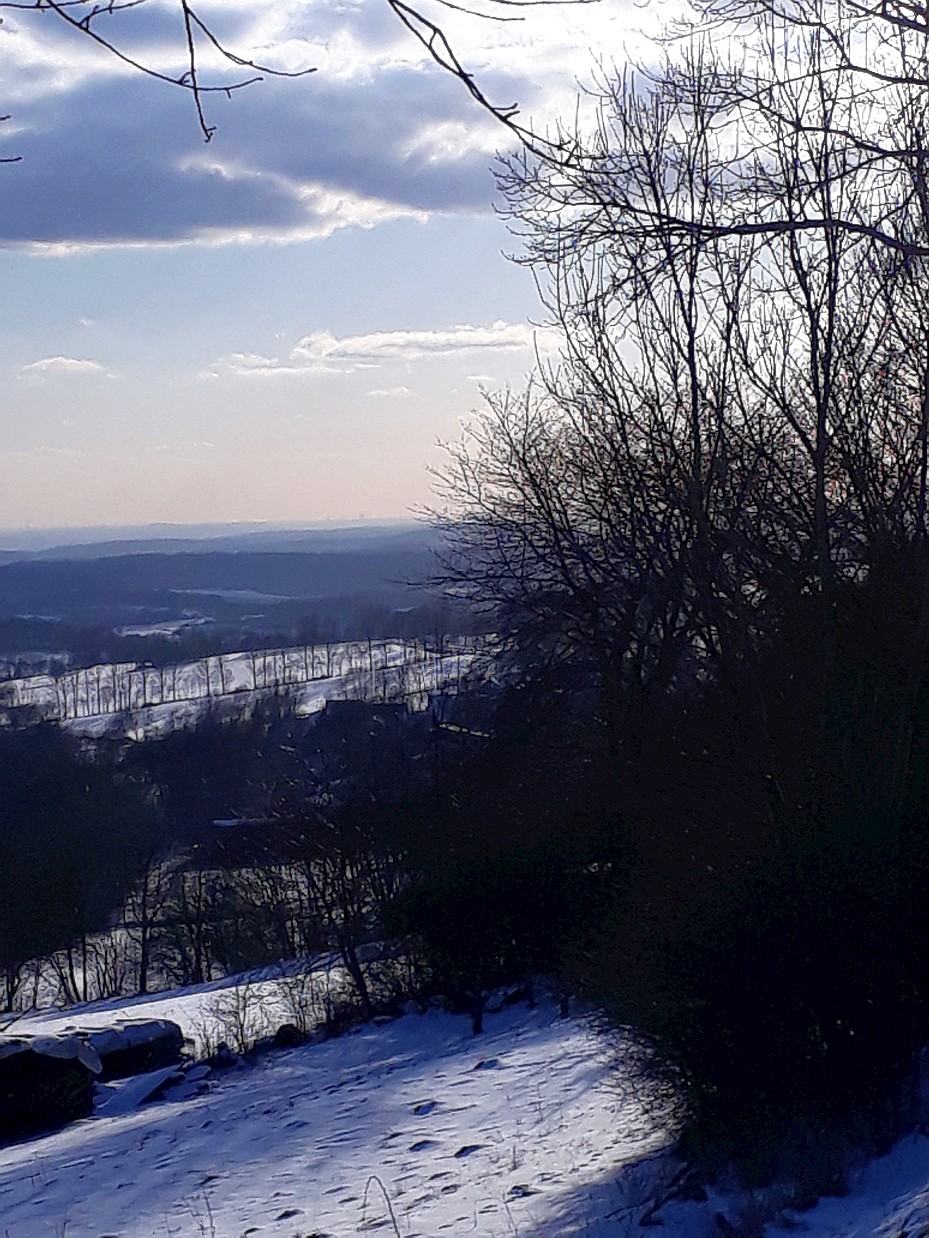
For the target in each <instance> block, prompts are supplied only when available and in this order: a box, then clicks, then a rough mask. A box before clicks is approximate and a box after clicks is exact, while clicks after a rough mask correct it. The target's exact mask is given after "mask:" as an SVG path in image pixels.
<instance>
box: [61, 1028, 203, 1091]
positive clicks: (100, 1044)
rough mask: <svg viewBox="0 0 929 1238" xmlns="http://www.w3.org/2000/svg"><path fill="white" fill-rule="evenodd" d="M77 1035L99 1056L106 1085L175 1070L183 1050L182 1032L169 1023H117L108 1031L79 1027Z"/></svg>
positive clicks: (105, 1029)
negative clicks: (154, 1071)
mask: <svg viewBox="0 0 929 1238" xmlns="http://www.w3.org/2000/svg"><path fill="white" fill-rule="evenodd" d="M74 1034H75V1035H77V1036H79V1037H81V1038H82V1039H83V1040H84V1041H85V1042H86V1043H87V1044H88V1045H89V1046H90V1047H91V1048H92V1049H93V1050H94V1051H95V1052H96V1053H97V1054H98V1055H99V1058H100V1061H101V1063H102V1071H101V1074H100V1078H101V1079H102V1080H103V1081H104V1082H106V1081H108V1080H110V1079H125V1078H127V1077H128V1076H130V1075H141V1074H147V1073H148V1072H150V1071H153V1070H161V1069H162V1068H164V1067H166V1066H176V1065H177V1064H178V1063H179V1062H180V1060H181V1054H182V1052H183V1048H184V1036H183V1033H182V1032H181V1029H180V1028H179V1027H178V1025H177V1024H176V1023H171V1022H170V1021H169V1020H168V1019H117V1020H116V1021H115V1022H114V1024H113V1026H112V1027H107V1028H81V1027H80V1026H77V1027H75V1028H74Z"/></svg>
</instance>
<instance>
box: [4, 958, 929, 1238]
mask: <svg viewBox="0 0 929 1238" xmlns="http://www.w3.org/2000/svg"><path fill="white" fill-rule="evenodd" d="M222 990H223V984H222V982H220V983H218V984H215V985H210V986H199V987H197V988H191V989H188V990H186V991H179V992H176V993H168V994H163V995H157V996H154V997H150V998H143V999H137V1000H136V1001H135V1002H131V1003H125V1002H124V1003H121V1004H120V1008H117V1003H116V1002H110V1003H99V1004H98V1005H97V1006H96V1007H92V1008H82V1009H79V1010H72V1011H68V1012H63V1013H62V1012H59V1013H57V1014H48V1015H45V1016H39V1017H32V1018H30V1019H27V1020H25V1021H24V1022H23V1027H24V1028H25V1029H28V1030H31V1031H33V1032H52V1031H59V1030H61V1029H62V1028H64V1027H65V1026H67V1025H68V1024H69V1023H79V1024H80V1025H81V1026H83V1027H86V1026H94V1025H96V1026H100V1025H106V1024H107V1023H112V1021H113V1020H114V1019H115V1018H117V1017H120V1016H125V1017H132V1018H138V1017H161V1018H164V1017H171V1018H174V1019H175V1020H176V1021H177V1022H179V1023H180V1024H181V1026H182V1027H183V1028H184V1030H185V1031H186V1032H188V1034H190V1033H196V1032H197V1030H198V1028H200V1027H202V1026H203V1024H204V1023H205V1022H207V1021H208V1012H209V1007H210V1003H211V1002H212V1001H213V1000H214V999H215V997H216V996H217V994H221V992H222ZM257 991H258V992H259V993H260V994H262V997H263V1001H264V1002H265V1003H266V1004H267V1007H268V1008H269V1010H268V1013H269V1022H273V1021H274V1019H275V1018H277V1014H276V1013H273V1014H272V1011H271V1008H272V1007H273V998H274V982H273V980H270V979H269V980H267V981H265V980H262V981H259V982H258V986H257ZM485 1029H486V1030H485V1033H484V1034H483V1035H482V1036H479V1037H474V1036H472V1035H471V1032H470V1021H469V1020H468V1019H466V1018H464V1017H462V1016H455V1015H449V1014H444V1013H439V1012H436V1011H432V1012H429V1013H427V1014H424V1015H408V1016H406V1017H405V1018H402V1019H399V1020H396V1021H394V1022H393V1023H390V1024H387V1025H386V1026H381V1027H377V1026H374V1025H367V1026H364V1027H361V1028H359V1029H357V1030H356V1031H354V1032H353V1033H351V1034H350V1035H347V1036H344V1037H342V1038H340V1039H336V1040H330V1041H326V1042H323V1043H320V1044H313V1045H307V1046H304V1047H302V1048H299V1049H292V1050H287V1051H283V1052H279V1053H275V1054H269V1055H267V1056H265V1057H263V1058H259V1059H257V1060H256V1061H255V1062H254V1063H252V1064H250V1065H248V1066H245V1067H243V1068H241V1069H235V1070H232V1071H230V1072H227V1073H223V1074H216V1073H214V1074H213V1075H212V1076H211V1077H210V1079H209V1084H208V1087H209V1090H208V1091H206V1092H205V1093H204V1094H202V1095H200V1096H194V1097H192V1098H190V1099H187V1100H184V1101H174V1102H172V1101H166V1102H162V1103H155V1104H149V1105H145V1106H143V1107H141V1108H139V1109H136V1110H134V1111H133V1110H130V1111H129V1112H123V1111H122V1110H123V1109H124V1108H125V1107H124V1106H122V1105H120V1104H119V1103H117V1104H112V1103H111V1104H110V1108H111V1110H112V1116H105V1115H104V1114H103V1113H102V1112H101V1113H99V1114H98V1115H97V1116H95V1117H94V1118H90V1119H87V1120H85V1121H82V1122H79V1123H76V1124H75V1125H73V1126H71V1127H68V1128H67V1129H65V1130H63V1131H59V1132H57V1133H55V1134H52V1135H48V1136H45V1137H42V1138H38V1139H34V1140H31V1141H29V1142H27V1143H23V1144H19V1145H15V1146H12V1147H7V1148H0V1235H8V1236H9V1238H85V1236H86V1238H104V1236H105V1235H119V1236H120V1238H148V1236H149V1235H156V1234H157V1235H165V1236H166V1238H167V1236H168V1235H218V1236H219V1238H240V1236H243V1235H246V1234H260V1235H262V1236H264V1235H269V1236H270V1235H286V1236H287V1238H295V1236H299V1238H322V1236H323V1235H325V1236H327V1238H344V1236H346V1235H350V1234H356V1233H367V1232H382V1233H385V1234H395V1233H399V1234H400V1235H403V1238H414V1236H415V1235H419V1236H420V1238H427V1236H428V1238H439V1236H440V1235H450V1236H452V1238H458V1236H459V1235H476V1236H477V1238H496V1236H499V1238H504V1236H506V1238H511V1236H515V1238H567V1235H575V1234H577V1235H583V1236H584V1238H625V1236H631V1235H640V1234H642V1233H643V1232H647V1231H643V1230H642V1229H641V1228H640V1226H639V1220H640V1219H641V1218H642V1216H643V1215H644V1214H645V1213H647V1212H648V1210H649V1207H650V1205H651V1203H652V1202H653V1201H654V1200H655V1199H656V1197H658V1196H660V1195H662V1192H663V1187H664V1184H666V1183H667V1182H668V1181H669V1180H670V1179H671V1178H672V1177H673V1175H674V1174H675V1172H676V1170H677V1168H678V1167H677V1165H676V1163H675V1161H674V1158H673V1155H672V1154H671V1152H670V1136H669V1133H668V1123H667V1120H666V1118H665V1117H664V1116H663V1115H662V1112H661V1111H660V1108H659V1107H657V1106H656V1105H654V1104H652V1105H649V1103H648V1099H647V1096H648V1089H647V1088H646V1087H645V1086H644V1085H643V1083H642V1081H641V1080H640V1079H638V1078H636V1076H635V1074H634V1072H633V1070H632V1068H631V1066H629V1067H628V1068H627V1069H624V1068H623V1066H622V1061H623V1052H622V1041H621V1040H620V1041H609V1040H606V1039H604V1038H603V1037H602V1036H600V1035H598V1034H597V1033H596V1031H595V1029H594V1027H593V1025H592V1022H591V1021H590V1020H589V1019H586V1018H580V1019H567V1020H565V1019H559V1018H557V1017H556V1008H555V1006H554V1004H553V1003H552V1002H551V1001H543V1002H542V1003H540V1005H539V1006H538V1007H537V1008H536V1009H535V1010H528V1009H527V1008H526V1007H524V1006H522V1007H513V1008H510V1009H505V1010H504V1011H502V1012H501V1013H499V1014H495V1015H489V1016H487V1018H486V1021H485ZM613 1046H616V1047H617V1048H618V1055H614V1054H613V1052H612V1050H613ZM617 1061H618V1062H619V1063H620V1066H619V1069H617V1068H616V1063H617ZM611 1063H612V1064H611ZM720 1216H723V1217H724V1218H726V1222H728V1223H729V1224H730V1225H731V1226H733V1227H736V1228H733V1229H727V1228H726V1223H725V1222H724V1223H723V1225H722V1226H720V1224H719V1222H718V1218H719V1217H720ZM753 1218H754V1220H753ZM655 1219H656V1220H657V1221H659V1222H660V1226H661V1227H660V1229H658V1230H657V1231H656V1232H658V1233H660V1234H662V1235H665V1236H666V1238H719V1236H720V1235H721V1234H723V1233H739V1234H741V1235H743V1236H748V1235H751V1236H752V1238H761V1235H762V1233H764V1234H766V1235H767V1236H768V1238H776V1236H777V1235H781V1234H784V1233H786V1232H787V1231H786V1230H785V1229H784V1228H783V1227H779V1226H777V1225H775V1224H768V1225H767V1226H766V1227H765V1228H764V1229H763V1230H762V1228H761V1225H760V1222H759V1220H758V1212H757V1209H756V1207H755V1204H754V1202H753V1201H752V1200H750V1199H748V1198H747V1197H740V1196H738V1195H734V1194H730V1195H728V1196H727V1195H723V1194H720V1193H719V1192H717V1191H711V1192H710V1198H709V1200H708V1201H707V1202H706V1203H675V1204H669V1205H666V1206H665V1207H664V1208H662V1209H661V1211H660V1212H659V1214H658V1216H657V1217H656V1218H655ZM784 1219H785V1220H786V1221H787V1223H788V1224H789V1227H790V1231H791V1232H796V1233H802V1234H806V1235H808V1236H809V1238H868V1236H872V1235H873V1236H879V1238H902V1236H903V1235H906V1236H907V1238H919V1236H920V1235H922V1236H923V1238H925V1236H926V1235H927V1234H929V1139H927V1138H925V1137H923V1136H911V1137H909V1138H908V1139H905V1140H903V1141H902V1142H901V1143H900V1144H899V1145H898V1146H897V1148H895V1149H894V1150H893V1152H892V1153H891V1154H890V1155H889V1156H887V1157H884V1158H883V1159H881V1160H878V1161H874V1162H873V1163H872V1164H870V1165H869V1166H867V1167H866V1168H865V1170H864V1171H863V1173H862V1174H861V1176H860V1179H859V1181H858V1182H857V1184H856V1186H855V1189H854V1190H853V1192H852V1193H851V1194H850V1195H848V1196H847V1197H845V1198H843V1199H827V1200H823V1201H821V1202H820V1203H819V1204H818V1205H817V1206H816V1207H815V1208H813V1209H812V1210H810V1211H808V1212H805V1213H787V1214H786V1216H785V1218H784ZM741 1226H744V1228H739V1227H741Z"/></svg>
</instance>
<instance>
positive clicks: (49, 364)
mask: <svg viewBox="0 0 929 1238" xmlns="http://www.w3.org/2000/svg"><path fill="white" fill-rule="evenodd" d="M19 372H20V374H21V375H22V376H23V377H24V378H53V377H57V376H58V375H69V374H102V375H104V376H105V377H106V378H112V377H113V375H112V374H110V373H108V371H107V370H106V369H105V368H104V367H103V366H102V365H101V364H100V362H99V361H88V360H86V359H85V358H81V357H60V356H59V357H42V358H41V359H40V360H38V361H30V362H29V364H28V365H24V366H21V367H20V371H19Z"/></svg>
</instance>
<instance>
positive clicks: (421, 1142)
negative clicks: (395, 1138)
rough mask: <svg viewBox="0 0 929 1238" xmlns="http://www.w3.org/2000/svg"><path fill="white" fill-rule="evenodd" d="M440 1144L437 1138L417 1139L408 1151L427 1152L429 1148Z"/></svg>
mask: <svg viewBox="0 0 929 1238" xmlns="http://www.w3.org/2000/svg"><path fill="white" fill-rule="evenodd" d="M438 1146H439V1144H438V1142H437V1141H436V1140H435V1139H417V1140H416V1142H415V1143H412V1144H410V1146H409V1149H408V1151H410V1152H426V1151H427V1150H428V1149H429V1148H437V1147H438Z"/></svg>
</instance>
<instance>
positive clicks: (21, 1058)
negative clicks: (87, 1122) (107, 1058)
mask: <svg viewBox="0 0 929 1238" xmlns="http://www.w3.org/2000/svg"><path fill="white" fill-rule="evenodd" d="M64 1039H65V1038H63V1040H64ZM36 1040H38V1041H40V1042H41V1043H40V1045H39V1046H38V1047H37V1046H36V1045H34V1044H32V1043H30V1042H29V1041H27V1040H25V1039H19V1038H17V1039H16V1040H15V1041H10V1040H4V1041H3V1042H2V1044H0V1140H2V1141H5V1142H6V1141H9V1140H13V1139H23V1138H25V1137H26V1136H28V1135H37V1134H40V1133H41V1132H43V1131H49V1130H55V1129H56V1128H57V1127H59V1126H64V1125H65V1124H66V1123H68V1122H73V1121H75V1120H76V1119H77V1118H84V1117H87V1116H88V1115H89V1114H90V1113H91V1112H92V1111H93V1104H94V1077H95V1072H94V1071H93V1070H92V1069H91V1068H90V1066H88V1064H87V1060H86V1059H87V1056H88V1055H87V1053H86V1052H85V1051H84V1046H82V1044H81V1042H80V1041H77V1040H76V1039H74V1038H72V1039H71V1041H70V1043H69V1044H67V1045H65V1044H63V1043H61V1042H57V1041H56V1040H55V1039H54V1038H52V1037H36ZM49 1048H51V1049H52V1050H53V1051H52V1052H48V1050H49Z"/></svg>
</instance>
